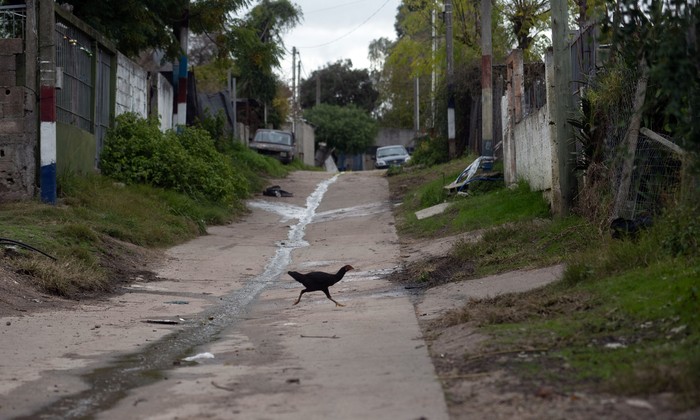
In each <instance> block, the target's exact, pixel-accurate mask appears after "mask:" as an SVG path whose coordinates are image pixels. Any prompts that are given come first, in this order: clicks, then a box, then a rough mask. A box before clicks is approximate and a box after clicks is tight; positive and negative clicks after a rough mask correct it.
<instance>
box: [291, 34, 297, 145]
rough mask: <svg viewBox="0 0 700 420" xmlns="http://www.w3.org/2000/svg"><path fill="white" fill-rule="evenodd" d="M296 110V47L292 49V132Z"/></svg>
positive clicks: (295, 122)
mask: <svg viewBox="0 0 700 420" xmlns="http://www.w3.org/2000/svg"><path fill="white" fill-rule="evenodd" d="M296 110H297V47H292V132H296V131H295V130H296V127H297V126H296V124H297V117H296Z"/></svg>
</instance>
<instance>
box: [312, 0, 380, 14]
mask: <svg viewBox="0 0 700 420" xmlns="http://www.w3.org/2000/svg"><path fill="white" fill-rule="evenodd" d="M366 1H367V0H359V1H352V2H350V3H343V4H338V5H335V6H331V7H325V8H323V9H316V10H312V11H310V12H304V14H305V15H310V14H313V13H318V12H325V11H326V10H333V9H339V8H341V7H345V6H351V5H353V4H357V3H364V2H366Z"/></svg>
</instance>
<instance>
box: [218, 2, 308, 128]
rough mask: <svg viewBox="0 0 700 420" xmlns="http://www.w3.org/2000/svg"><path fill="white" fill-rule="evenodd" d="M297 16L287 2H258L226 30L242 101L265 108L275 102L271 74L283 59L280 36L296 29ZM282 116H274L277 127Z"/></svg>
mask: <svg viewBox="0 0 700 420" xmlns="http://www.w3.org/2000/svg"><path fill="white" fill-rule="evenodd" d="M301 16H302V14H301V10H300V9H299V7H298V6H296V5H294V4H293V3H291V2H289V1H288V0H262V1H260V2H259V3H258V4H257V5H256V6H255V7H253V8H252V9H251V10H250V11H249V12H248V13H247V14H246V16H245V17H244V18H243V19H238V20H237V21H236V25H235V26H233V27H231V28H230V29H229V31H228V32H227V34H226V45H227V46H228V49H229V50H230V51H231V55H232V57H233V59H234V61H235V64H236V67H235V70H236V75H237V77H238V86H237V87H238V90H239V91H240V92H242V93H243V94H244V95H245V96H246V97H248V98H254V99H257V100H259V101H260V102H262V103H263V104H268V105H269V104H271V103H272V102H273V101H274V100H275V98H276V97H277V94H278V87H279V83H280V81H279V79H278V77H277V76H276V75H275V74H274V72H273V70H274V69H275V68H278V67H279V66H280V60H281V59H282V57H283V56H284V51H285V50H284V43H283V42H282V33H283V32H284V31H286V30H288V29H291V28H293V27H294V26H296V25H297V24H298V23H299V21H300V20H301ZM275 109H276V110H278V111H282V108H281V107H277V108H275ZM283 113H284V112H279V114H280V115H276V116H277V121H276V123H277V125H279V124H280V123H281V122H282V121H283V119H284V115H282V114H283ZM248 123H249V125H251V122H250V121H249V122H248ZM252 125H253V128H254V127H255V126H260V125H261V124H252Z"/></svg>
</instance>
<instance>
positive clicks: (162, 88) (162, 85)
mask: <svg viewBox="0 0 700 420" xmlns="http://www.w3.org/2000/svg"><path fill="white" fill-rule="evenodd" d="M156 87H157V89H158V93H157V96H156V100H157V101H158V104H157V106H156V109H157V110H158V118H159V119H160V129H161V131H166V130H169V129H171V128H173V101H174V100H175V91H174V89H173V85H171V84H170V81H168V79H167V78H166V77H165V76H163V75H162V74H160V73H158V78H157V79H156Z"/></svg>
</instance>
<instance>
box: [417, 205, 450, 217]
mask: <svg viewBox="0 0 700 420" xmlns="http://www.w3.org/2000/svg"><path fill="white" fill-rule="evenodd" d="M448 207H450V203H440V204H436V205H434V206H432V207H428V208H427V209H423V210H419V211H417V212H416V218H418V220H422V219H427V218H428V217H432V216H435V215H438V214H442V213H444V212H445V210H447V208H448Z"/></svg>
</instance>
